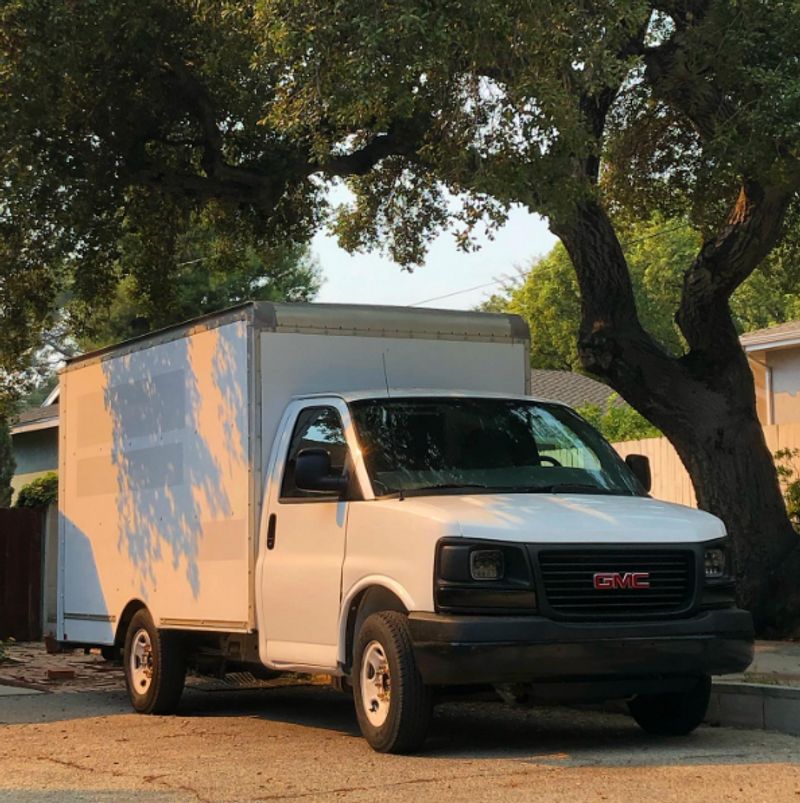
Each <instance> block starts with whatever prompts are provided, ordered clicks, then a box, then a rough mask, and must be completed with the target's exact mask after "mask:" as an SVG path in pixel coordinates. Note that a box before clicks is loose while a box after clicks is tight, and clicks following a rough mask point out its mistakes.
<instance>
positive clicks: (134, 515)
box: [58, 302, 529, 644]
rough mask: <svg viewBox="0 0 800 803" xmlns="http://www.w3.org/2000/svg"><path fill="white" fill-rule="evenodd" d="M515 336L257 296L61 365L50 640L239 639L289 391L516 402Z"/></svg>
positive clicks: (503, 323)
mask: <svg viewBox="0 0 800 803" xmlns="http://www.w3.org/2000/svg"><path fill="white" fill-rule="evenodd" d="M528 360H529V342H528V331H527V327H526V326H525V325H524V324H523V323H522V322H521V320H520V319H519V318H517V317H516V316H506V315H489V314H484V313H469V312H450V311H440V310H418V309H406V308H395V307H364V306H343V305H316V304H270V303H267V302H255V303H250V304H244V305H242V306H240V307H236V308H234V309H231V310H226V311H224V312H221V313H218V314H215V315H211V316H206V317H205V318H202V319H198V320H197V321H193V322H189V323H187V324H184V325H180V326H176V327H172V328H170V329H166V330H163V331H161V332H157V333H154V334H152V335H148V336H146V337H143V338H139V339H137V340H133V341H129V342H127V343H123V344H121V345H120V346H116V347H112V348H109V349H104V350H102V351H99V352H95V353H93V354H89V355H85V356H83V357H80V358H78V359H76V360H73V361H72V362H70V363H69V364H68V365H67V367H66V368H65V369H64V371H63V372H62V374H61V389H60V405H61V406H60V409H61V422H60V439H61V440H60V472H59V480H60V489H59V521H60V525H59V527H60V529H59V540H60V555H59V594H58V638H59V639H60V640H64V641H71V642H77V643H88V644H111V643H113V642H114V638H115V634H116V629H117V624H118V622H119V621H120V619H121V618H122V616H123V613H124V610H125V607H126V606H127V605H128V604H130V603H131V602H132V601H141V602H144V604H145V605H147V607H148V608H149V610H150V612H151V614H152V615H153V618H154V620H155V622H156V624H157V625H158V626H160V627H167V628H181V629H199V630H215V631H224V632H248V631H251V630H253V629H254V627H255V610H254V599H255V594H254V585H253V583H254V576H255V575H254V566H255V557H256V556H255V551H256V545H257V543H258V538H257V532H256V530H257V527H258V522H259V515H260V504H261V499H262V497H263V493H264V488H263V479H262V477H263V474H262V467H263V466H267V465H268V460H269V452H270V449H271V446H272V440H273V437H274V435H275V432H276V430H277V427H278V424H279V421H280V418H281V416H282V414H283V412H284V409H285V407H286V405H287V404H288V402H289V401H290V400H291V399H292V398H293V397H296V396H302V395H307V394H314V393H336V392H344V391H357V390H377V391H378V392H379V393H381V392H382V393H385V392H386V391H385V388H386V385H387V383H388V385H389V387H390V388H391V387H395V388H401V387H404V388H431V389H433V388H439V389H441V388H452V389H463V390H485V391H496V392H502V393H510V394H519V393H525V392H527V391H528V387H527V385H528V376H529V362H528Z"/></svg>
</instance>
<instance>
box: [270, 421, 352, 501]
mask: <svg viewBox="0 0 800 803" xmlns="http://www.w3.org/2000/svg"><path fill="white" fill-rule="evenodd" d="M304 449H324V450H325V451H326V452H327V453H328V454H329V455H330V458H331V473H332V474H336V475H339V476H341V474H342V473H343V472H344V467H345V463H346V461H347V443H346V442H345V439H344V428H343V427H342V419H341V417H340V416H339V413H338V411H337V410H335V409H334V408H333V407H307V408H306V409H305V410H303V411H302V412H301V413H300V415H298V416H297V421H296V423H295V425H294V431H293V432H292V440H291V442H290V443H289V451H288V453H287V455H286V468H285V470H284V474H283V482H282V483H281V499H309V498H310V499H320V498H323V499H325V498H333V499H335V498H336V497H337V494H336V492H332V493H330V494H320V493H312V492H310V491H302V490H300V488H298V487H297V486H296V485H295V482H294V468H295V465H296V463H297V455H298V454H300V452H302V451H303V450H304Z"/></svg>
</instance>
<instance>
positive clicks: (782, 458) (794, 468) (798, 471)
mask: <svg viewBox="0 0 800 803" xmlns="http://www.w3.org/2000/svg"><path fill="white" fill-rule="evenodd" d="M772 457H773V458H774V459H775V471H777V472H778V481H779V482H780V484H781V490H782V491H783V500H784V502H786V512H787V513H788V515H789V519H790V521H791V522H792V524H793V525H794V528H795V529H796V530H800V449H778V451H777V452H775V454H774V455H772Z"/></svg>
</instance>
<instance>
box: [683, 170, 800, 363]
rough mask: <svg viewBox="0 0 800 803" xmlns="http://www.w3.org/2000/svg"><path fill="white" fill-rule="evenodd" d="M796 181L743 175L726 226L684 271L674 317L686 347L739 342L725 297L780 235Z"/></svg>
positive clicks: (798, 184) (709, 347) (700, 348)
mask: <svg viewBox="0 0 800 803" xmlns="http://www.w3.org/2000/svg"><path fill="white" fill-rule="evenodd" d="M795 173H796V174H797V175H796V176H795V177H794V181H788V182H784V183H781V184H779V185H773V186H767V187H764V186H762V185H761V184H759V183H758V182H757V181H754V180H745V181H743V182H742V186H741V189H740V192H739V196H738V198H737V200H736V203H735V204H734V205H733V207H732V209H731V211H730V214H729V215H728V220H727V222H726V225H725V227H724V229H723V230H722V231H721V232H720V234H719V235H718V236H717V237H716V238H714V239H713V240H709V241H708V242H706V243H705V244H704V246H703V248H702V249H701V251H700V253H699V254H698V256H697V258H696V259H695V261H694V263H693V264H692V266H691V267H690V268H689V269H688V270H687V271H686V273H685V274H684V282H683V292H682V295H681V303H680V307H679V309H678V314H677V316H676V320H677V323H678V325H679V326H680V329H681V331H682V332H683V335H684V337H685V338H686V341H687V343H688V344H689V347H690V348H691V349H692V350H695V351H699V352H706V353H708V352H710V351H711V350H712V349H715V350H720V349H725V348H732V347H735V348H738V337H737V334H736V330H735V327H734V325H733V320H732V318H731V314H730V309H729V307H728V299H729V298H730V296H731V294H732V293H733V291H734V290H735V289H736V288H737V287H738V286H739V285H740V284H741V283H742V282H743V281H744V280H745V279H746V278H747V277H748V276H749V275H750V274H751V273H752V272H753V271H754V270H755V268H756V267H758V265H759V263H760V262H761V261H762V260H763V259H764V258H765V257H766V256H767V254H769V252H770V251H771V250H772V248H773V247H774V246H775V245H776V244H777V242H778V241H779V240H780V237H781V232H782V228H783V222H784V219H785V216H786V212H787V210H788V208H789V204H790V203H791V201H792V198H793V197H794V195H795V193H796V192H797V189H798V188H799V187H800V169H798V168H795Z"/></svg>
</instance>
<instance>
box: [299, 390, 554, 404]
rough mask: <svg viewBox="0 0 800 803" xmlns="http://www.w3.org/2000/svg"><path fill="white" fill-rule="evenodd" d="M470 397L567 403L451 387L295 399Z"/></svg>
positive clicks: (306, 395) (356, 399)
mask: <svg viewBox="0 0 800 803" xmlns="http://www.w3.org/2000/svg"><path fill="white" fill-rule="evenodd" d="M431 397H433V398H450V399H459V398H471V399H513V400H514V401H534V402H547V403H548V404H558V405H561V406H562V407H566V406H568V405H566V404H564V402H561V401H558V400H556V399H547V398H544V397H539V396H530V395H526V394H521V393H497V392H495V391H489V390H485V391H484V390H460V389H453V388H393V387H390V388H389V390H388V391H387V389H386V388H374V389H372V390H370V389H366V390H351V391H333V392H331V393H301V394H299V395H297V396H295V397H294V398H295V400H303V399H323V398H327V399H330V398H337V399H342V401H345V402H348V403H349V402H356V401H363V400H364V399H387V398H391V399H414V398H431Z"/></svg>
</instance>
